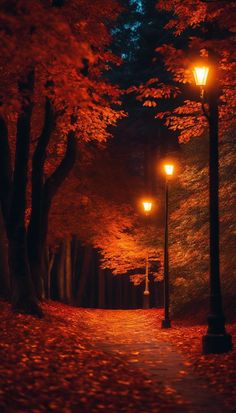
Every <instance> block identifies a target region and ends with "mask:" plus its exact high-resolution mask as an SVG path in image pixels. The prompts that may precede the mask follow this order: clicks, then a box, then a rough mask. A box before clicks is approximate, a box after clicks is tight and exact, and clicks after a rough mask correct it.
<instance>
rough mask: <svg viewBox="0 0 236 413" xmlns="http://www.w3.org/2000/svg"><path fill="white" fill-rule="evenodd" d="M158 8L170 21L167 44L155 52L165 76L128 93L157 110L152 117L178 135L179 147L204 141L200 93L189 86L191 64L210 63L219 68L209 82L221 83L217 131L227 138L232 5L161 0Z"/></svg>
mask: <svg viewBox="0 0 236 413" xmlns="http://www.w3.org/2000/svg"><path fill="white" fill-rule="evenodd" d="M157 7H158V9H160V10H163V11H166V12H168V13H170V16H172V17H171V18H170V20H169V22H168V23H167V24H166V26H165V28H166V30H167V31H168V33H169V36H168V39H169V42H168V43H166V44H163V45H161V46H158V48H157V53H158V55H159V58H162V59H163V62H164V65H165V68H166V70H167V73H166V75H165V76H162V78H156V77H155V78H152V79H149V81H148V82H147V83H145V84H142V85H140V86H139V87H137V88H132V90H134V91H137V92H138V93H139V97H138V99H139V100H141V101H144V105H146V106H149V107H157V110H158V112H157V115H156V116H157V117H158V118H160V119H164V120H165V124H166V125H167V126H168V128H170V129H172V130H174V131H176V130H177V131H179V141H180V142H186V141H188V140H189V139H190V138H191V137H197V136H202V135H203V134H204V130H205V127H206V125H207V121H206V119H205V117H204V115H203V113H202V110H201V103H200V101H199V94H197V91H196V90H195V91H194V90H193V87H191V86H190V84H191V83H193V75H192V68H193V64H194V62H197V61H199V59H202V61H205V60H206V59H207V58H209V61H210V63H213V65H214V66H215V67H216V68H217V70H215V75H214V78H212V79H211V81H212V82H214V81H216V75H217V78H218V79H219V83H220V121H221V125H220V131H221V134H222V135H224V134H225V133H228V132H229V131H230V130H231V129H232V124H233V122H234V113H235V80H236V78H235V43H234V42H235V16H236V10H235V5H234V4H233V2H229V1H228V2H225V1H211V2H207V1H202V0H195V1H185V2H182V1H181V0H173V1H168V2H167V1H164V0H163V1H162V0H160V1H159V2H158V3H157ZM171 37H172V41H171ZM216 72H217V73H216ZM187 96H188V97H187ZM163 99H164V100H167V102H168V105H167V102H166V104H165V108H166V107H168V109H167V110H166V109H164V110H163V104H162V105H161V102H162V101H163ZM183 99H185V100H183Z"/></svg>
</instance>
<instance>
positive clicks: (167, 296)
mask: <svg viewBox="0 0 236 413" xmlns="http://www.w3.org/2000/svg"><path fill="white" fill-rule="evenodd" d="M164 171H165V175H166V184H165V244H164V320H162V323H161V327H162V328H170V327H171V321H170V310H169V306H170V293H169V252H168V197H169V179H170V177H171V176H172V175H173V172H174V165H173V164H171V163H168V164H165V165H164Z"/></svg>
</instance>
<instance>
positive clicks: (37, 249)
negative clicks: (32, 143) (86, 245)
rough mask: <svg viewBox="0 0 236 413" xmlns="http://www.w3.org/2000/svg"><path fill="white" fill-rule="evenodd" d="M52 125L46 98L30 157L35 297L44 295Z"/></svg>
mask: <svg viewBox="0 0 236 413" xmlns="http://www.w3.org/2000/svg"><path fill="white" fill-rule="evenodd" d="M53 126H54V112H53V107H52V104H51V101H50V100H49V99H48V98H46V100H45V111H44V126H43V130H42V133H41V135H40V136H39V138H38V143H37V146H36V149H35V152H34V155H33V159H32V177H31V183H32V195H31V199H32V203H31V216H30V223H29V227H28V233H27V242H28V255H29V263H30V269H31V274H32V280H33V283H34V287H35V291H36V294H37V297H38V298H39V299H42V298H43V296H44V295H45V282H44V281H45V278H46V274H45V273H43V271H44V272H45V266H44V265H43V264H44V262H43V261H44V258H45V256H44V253H45V243H44V229H43V224H44V222H43V217H42V211H43V190H44V163H45V160H46V150H47V146H48V143H49V141H50V137H51V133H52V130H53Z"/></svg>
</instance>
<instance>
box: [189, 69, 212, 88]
mask: <svg viewBox="0 0 236 413" xmlns="http://www.w3.org/2000/svg"><path fill="white" fill-rule="evenodd" d="M208 72H209V67H207V66H202V67H194V69H193V74H194V79H195V83H196V85H197V86H206V82H207V76H208Z"/></svg>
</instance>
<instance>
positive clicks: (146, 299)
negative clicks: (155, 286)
mask: <svg viewBox="0 0 236 413" xmlns="http://www.w3.org/2000/svg"><path fill="white" fill-rule="evenodd" d="M143 209H144V212H145V215H146V216H148V214H149V213H150V212H151V209H152V202H151V201H144V202H143ZM148 272H149V254H148V250H147V252H146V258H145V289H144V291H143V308H144V309H148V308H150V291H149V278H148V275H149V274H148Z"/></svg>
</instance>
